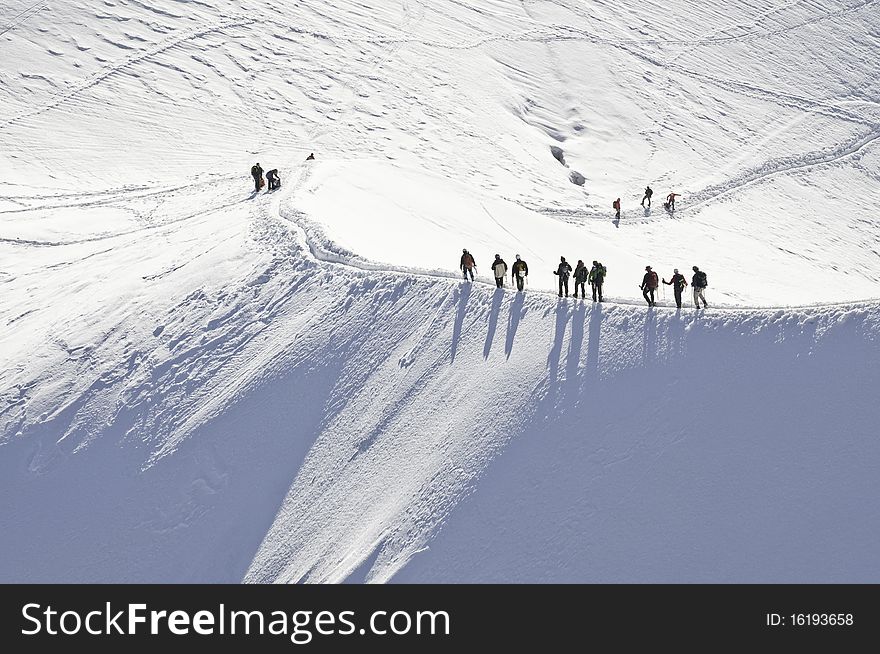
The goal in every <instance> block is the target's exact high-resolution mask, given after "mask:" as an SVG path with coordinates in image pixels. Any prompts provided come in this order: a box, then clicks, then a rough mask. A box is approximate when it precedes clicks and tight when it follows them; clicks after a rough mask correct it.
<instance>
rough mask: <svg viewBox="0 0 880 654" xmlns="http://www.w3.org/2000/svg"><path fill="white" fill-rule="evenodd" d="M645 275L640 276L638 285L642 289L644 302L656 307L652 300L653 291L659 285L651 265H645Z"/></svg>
mask: <svg viewBox="0 0 880 654" xmlns="http://www.w3.org/2000/svg"><path fill="white" fill-rule="evenodd" d="M645 271H646V272H645V276H644V277H643V278H642V285H641V286H639V288H640V289H642V296H643V297H644V298H645V302H647V303H648V306H649V307H656V306H657V303H656V302H655V301H654V291H655V290H657V287H658V286H659V285H660V284H659V283H658V280H657V273H655V272H654V271H653V270H651V266H645Z"/></svg>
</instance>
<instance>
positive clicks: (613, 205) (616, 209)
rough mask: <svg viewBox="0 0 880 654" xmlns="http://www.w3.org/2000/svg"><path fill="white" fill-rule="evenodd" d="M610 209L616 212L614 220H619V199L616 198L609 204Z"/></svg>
mask: <svg viewBox="0 0 880 654" xmlns="http://www.w3.org/2000/svg"><path fill="white" fill-rule="evenodd" d="M611 208H612V209H614V211H616V212H617V213H615V214H614V218H615V219H616V220H620V198H617V199H616V200H615V201H614V202H612V203H611Z"/></svg>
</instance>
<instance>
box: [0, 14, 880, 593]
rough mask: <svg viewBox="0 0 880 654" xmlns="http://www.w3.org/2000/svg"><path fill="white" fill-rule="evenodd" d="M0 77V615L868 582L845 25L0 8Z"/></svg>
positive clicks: (872, 401) (862, 272) (863, 150)
mask: <svg viewBox="0 0 880 654" xmlns="http://www.w3.org/2000/svg"><path fill="white" fill-rule="evenodd" d="M371 5H372V6H371ZM0 52H2V55H3V56H2V57H0V298H2V302H0V321H2V324H3V325H4V326H5V329H4V330H3V331H2V332H0V497H2V498H3V499H2V500H0V524H2V527H3V528H2V529H0V555H2V556H0V580H4V581H122V582H129V581H242V580H244V581H257V582H269V581H272V582H274V581H284V582H291V581H308V582H326V581H332V582H337V581H355V582H360V581H389V580H393V581H404V582H410V581H440V582H466V581H502V582H504V581H604V582H631V581H649V582H654V581H671V582H677V581H683V582H706V581H723V582H744V581H753V582H778V581H790V582H802V581H803V582H806V581H818V582H843V581H851V582H877V581H880V560H878V558H877V556H876V542H877V540H878V537H880V511H878V510H877V509H878V506H877V499H876V498H877V497H880V482H878V479H880V476H878V463H877V462H878V461H880V441H878V439H877V434H878V426H877V425H878V424H880V407H878V403H877V401H876V398H877V388H878V387H880V340H878V339H880V301H878V300H877V299H876V298H878V297H880V212H878V209H880V200H878V189H880V150H878V142H877V137H878V135H880V81H878V80H880V11H878V5H877V2H876V0H869V1H867V2H866V1H856V2H853V1H849V2H830V1H828V0H822V1H812V2H811V1H805V2H797V1H790V2H780V1H779V0H777V1H776V2H761V1H751V2H737V3H729V2H699V3H696V2H694V3H686V2H675V1H674V2H667V3H655V4H648V3H644V2H636V1H635V0H624V1H623V2H621V1H615V2H575V1H574V0H555V1H553V2H551V1H545V0H533V1H525V2H515V1H512V0H497V1H494V2H492V1H489V2H462V1H459V0H436V1H434V2H428V1H425V2H418V1H416V0H404V1H402V2H383V3H359V2H349V1H347V0H340V1H339V2H334V3H325V2H298V3H295V4H294V3H291V4H290V5H286V6H280V7H276V8H274V10H272V11H270V10H268V9H267V7H266V5H265V3H242V2H213V1H211V0H208V1H201V0H200V1H199V2H182V1H174V0H157V1H156V2H149V3H147V2H139V1H129V2H122V1H121V0H120V1H118V2H115V1H113V0H95V1H92V0H89V1H85V2H73V3H48V2H45V3H39V2H38V3H36V4H34V3H33V2H32V1H30V0H25V1H24V2H20V1H18V0H12V2H10V3H7V5H5V6H4V7H2V8H0ZM310 152H314V153H315V157H316V159H315V161H309V162H306V161H305V157H306V155H307V154H309V153H310ZM256 161H259V162H260V163H261V164H262V166H263V168H265V169H269V168H274V167H277V168H279V170H280V174H281V177H282V180H283V185H282V188H281V189H280V190H278V191H276V192H274V193H266V192H265V191H263V192H260V193H259V194H256V195H254V194H253V183H252V181H251V179H250V177H249V174H248V171H249V169H250V166H251V165H253V163H254V162H256ZM576 182H580V183H576ZM646 184H650V185H651V186H652V188H653V189H654V191H655V194H654V198H653V207H652V208H651V209H650V210H645V209H643V208H642V207H641V206H640V205H639V201H640V200H641V198H642V191H643V189H644V186H645V185H646ZM670 191H675V192H677V193H680V194H681V195H680V196H679V197H678V198H677V199H676V205H677V207H676V211H675V213H674V214H671V213H669V212H666V211H664V209H663V207H662V202H663V198H664V197H665V196H666V194H667V193H668V192H670ZM617 197H620V198H621V201H622V204H623V213H622V217H621V219H620V220H619V221H614V220H613V217H614V216H613V210H612V209H611V202H612V200H614V199H615V198H617ZM462 248H468V249H470V250H471V251H472V252H473V253H474V255H475V257H476V260H477V264H478V272H479V279H478V283H476V284H474V285H469V284H462V283H461V282H460V281H459V279H458V278H459V275H460V273H459V272H458V270H457V267H458V261H459V256H460V254H461V249H462ZM496 252H497V253H499V254H501V255H502V256H503V257H504V258H505V259H506V261H507V263H508V264H509V265H510V264H512V263H513V260H514V255H515V254H517V253H518V254H521V255H522V257H523V258H524V259H526V260H527V261H528V263H529V266H530V277H529V288H528V290H527V292H526V293H525V294H524V295H517V294H515V293H514V292H513V291H512V290H511V288H510V280H509V279H508V281H507V285H508V287H507V288H506V289H504V290H499V291H496V290H495V288H494V282H492V281H491V280H490V272H489V264H490V262H491V260H492V258H493V255H494V254H495V253H496ZM560 255H562V256H566V257H567V259H568V260H569V261H570V262H571V263H572V265H573V264H574V263H575V262H576V261H577V260H578V259H583V260H584V261H586V262H588V263H590V262H591V261H592V260H593V259H599V260H601V261H603V262H604V263H605V264H606V266H607V267H608V270H609V274H608V280H607V284H606V288H605V294H606V299H607V301H606V302H605V303H604V304H603V305H602V306H598V305H594V304H592V303H591V302H590V301H589V300H587V301H586V302H582V301H581V300H577V301H575V300H572V299H567V300H566V299H563V300H558V299H557V298H556V296H555V292H554V284H555V282H556V278H555V277H554V276H553V275H552V270H554V269H555V267H556V264H557V263H558V260H559V256H560ZM648 264H650V265H653V266H654V267H655V269H657V270H658V272H659V273H660V274H661V276H664V277H666V278H667V279H668V278H669V276H670V275H671V273H672V269H673V268H675V267H677V268H679V269H681V270H682V272H685V273H687V274H688V278H689V277H690V268H691V266H692V265H694V264H696V265H699V266H700V267H701V268H703V269H704V270H706V271H707V272H708V276H709V283H710V288H709V290H708V299H709V302H710V305H711V306H710V308H709V309H708V310H707V311H703V312H700V313H697V312H695V311H694V310H693V309H692V308H691V307H692V302H691V301H690V298H688V294H687V293H686V294H685V300H686V302H685V308H684V309H683V310H682V311H681V312H676V310H675V308H674V303H673V301H672V293H671V292H670V291H669V288H668V287H663V288H665V289H666V290H665V294H664V293H663V291H662V290H661V296H660V297H661V300H660V305H661V306H659V307H657V308H656V309H654V310H651V311H649V310H648V309H646V308H645V306H644V302H643V300H642V299H641V296H640V292H639V290H638V288H637V286H638V284H639V283H640V281H641V277H642V274H643V271H644V266H645V265H648Z"/></svg>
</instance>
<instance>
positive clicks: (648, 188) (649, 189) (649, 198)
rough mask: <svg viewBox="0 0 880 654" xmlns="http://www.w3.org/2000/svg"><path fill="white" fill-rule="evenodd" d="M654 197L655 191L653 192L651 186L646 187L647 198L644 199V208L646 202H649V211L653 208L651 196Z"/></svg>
mask: <svg viewBox="0 0 880 654" xmlns="http://www.w3.org/2000/svg"><path fill="white" fill-rule="evenodd" d="M652 195H654V191H652V190H651V187H650V186H646V187H645V197H643V198H642V206H643V207H644V206H645V200H647V201H648V209H650V208H651V196H652Z"/></svg>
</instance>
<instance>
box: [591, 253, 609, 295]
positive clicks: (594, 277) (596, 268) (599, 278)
mask: <svg viewBox="0 0 880 654" xmlns="http://www.w3.org/2000/svg"><path fill="white" fill-rule="evenodd" d="M606 272H607V271H606V270H605V266H603V265H602V263H601V262H600V261H593V267H592V268H590V276H589V281H590V286H592V287H593V302H596V295H597V294H598V296H599V302H601V301H602V284H604V283H605V274H606Z"/></svg>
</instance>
